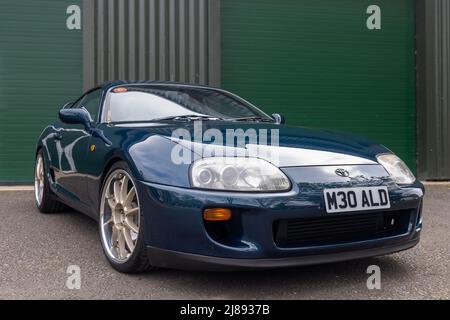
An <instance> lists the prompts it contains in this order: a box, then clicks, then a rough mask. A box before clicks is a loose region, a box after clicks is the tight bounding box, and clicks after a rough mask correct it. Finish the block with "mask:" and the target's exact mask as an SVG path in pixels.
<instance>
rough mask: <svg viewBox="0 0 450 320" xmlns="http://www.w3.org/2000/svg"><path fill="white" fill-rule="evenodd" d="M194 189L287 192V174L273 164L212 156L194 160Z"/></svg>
mask: <svg viewBox="0 0 450 320" xmlns="http://www.w3.org/2000/svg"><path fill="white" fill-rule="evenodd" d="M191 183H192V186H193V187H195V188H201V189H212V190H224V191H225V190H226V191H246V192H273V191H286V190H289V189H290V187H291V184H290V182H289V179H288V178H287V177H286V175H285V174H284V173H283V172H281V170H280V169H278V168H277V167H275V166H274V165H273V164H271V163H269V162H267V161H265V160H261V159H257V158H238V157H236V158H234V157H213V158H203V159H200V160H197V161H195V162H194V163H193V164H192V166H191Z"/></svg>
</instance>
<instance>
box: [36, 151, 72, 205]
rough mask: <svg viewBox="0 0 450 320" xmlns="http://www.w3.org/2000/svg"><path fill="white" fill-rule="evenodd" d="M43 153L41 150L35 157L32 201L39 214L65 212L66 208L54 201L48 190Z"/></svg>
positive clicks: (54, 197)
mask: <svg viewBox="0 0 450 320" xmlns="http://www.w3.org/2000/svg"><path fill="white" fill-rule="evenodd" d="M47 173H48V172H47V168H46V165H45V158H44V153H43V152H42V150H39V152H38V153H37V155H36V165H35V167H34V200H35V203H36V207H37V208H38V210H39V211H40V212H41V213H57V212H63V211H67V209H68V207H66V206H65V205H64V204H62V203H61V202H59V201H57V200H56V196H54V194H53V193H52V191H51V190H50V184H49V181H48V175H47Z"/></svg>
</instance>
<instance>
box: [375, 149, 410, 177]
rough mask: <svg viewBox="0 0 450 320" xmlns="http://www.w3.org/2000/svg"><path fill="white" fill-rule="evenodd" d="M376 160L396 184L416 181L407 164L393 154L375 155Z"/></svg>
mask: <svg viewBox="0 0 450 320" xmlns="http://www.w3.org/2000/svg"><path fill="white" fill-rule="evenodd" d="M377 160H378V162H379V163H380V164H381V165H382V166H383V167H384V168H385V169H386V171H387V172H388V173H389V174H390V176H391V178H392V180H394V182H395V183H397V184H411V183H414V181H416V177H414V175H413V173H412V172H411V170H409V168H408V166H407V165H406V164H405V163H404V162H403V161H402V160H401V159H400V158H399V157H397V156H396V155H395V154H381V155H378V156H377Z"/></svg>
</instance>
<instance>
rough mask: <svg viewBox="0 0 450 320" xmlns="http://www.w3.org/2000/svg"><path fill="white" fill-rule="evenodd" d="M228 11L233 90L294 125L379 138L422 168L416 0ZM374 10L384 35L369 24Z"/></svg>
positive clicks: (263, 0) (266, 0)
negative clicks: (418, 141) (372, 8)
mask: <svg viewBox="0 0 450 320" xmlns="http://www.w3.org/2000/svg"><path fill="white" fill-rule="evenodd" d="M221 3H222V5H221V15H222V85H223V86H224V87H225V88H227V89H230V90H232V91H235V92H237V93H239V94H241V95H242V96H244V97H246V98H248V99H249V100H251V101H253V102H254V103H255V104H257V105H259V106H262V107H263V109H265V110H266V111H268V112H280V113H283V114H285V115H286V117H287V122H288V123H289V124H296V125H304V126H314V127H326V128H332V129H338V130H345V131H349V132H354V133H357V134H361V135H364V136H367V137H369V138H372V139H374V140H376V141H378V142H379V143H382V144H384V145H386V146H387V147H389V148H390V149H391V150H393V151H394V152H396V153H397V154H398V155H399V156H401V157H402V158H403V159H404V160H405V161H406V162H407V163H408V165H409V166H410V167H411V168H412V169H415V157H416V155H415V154H416V147H415V146H416V130H415V128H416V117H415V55H414V49H415V40H414V36H415V10H414V1H413V0H378V1H376V2H374V1H367V0H341V1H336V0H320V1H317V0H282V1H274V0H259V1H257V2H255V1H242V0H224V1H222V2H221ZM373 4H376V5H378V7H379V9H380V10H381V13H380V18H381V22H380V23H381V29H369V28H368V26H367V19H368V18H369V17H371V16H372V13H373V11H370V12H371V14H368V13H367V11H368V8H369V6H371V5H373ZM377 21H378V20H377ZM377 21H375V22H377ZM369 22H373V21H372V20H370V21H369ZM369 25H370V26H372V25H373V24H371V23H370V24H369Z"/></svg>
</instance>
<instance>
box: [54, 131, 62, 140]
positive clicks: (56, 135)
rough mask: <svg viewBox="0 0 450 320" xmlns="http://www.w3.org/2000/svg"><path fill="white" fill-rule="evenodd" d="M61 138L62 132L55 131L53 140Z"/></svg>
mask: <svg viewBox="0 0 450 320" xmlns="http://www.w3.org/2000/svg"><path fill="white" fill-rule="evenodd" d="M62 138H63V135H62V133H60V132H58V133H55V140H62Z"/></svg>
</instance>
